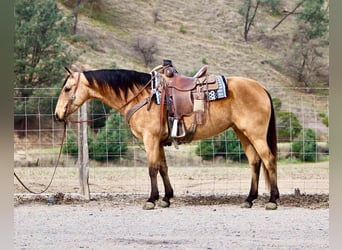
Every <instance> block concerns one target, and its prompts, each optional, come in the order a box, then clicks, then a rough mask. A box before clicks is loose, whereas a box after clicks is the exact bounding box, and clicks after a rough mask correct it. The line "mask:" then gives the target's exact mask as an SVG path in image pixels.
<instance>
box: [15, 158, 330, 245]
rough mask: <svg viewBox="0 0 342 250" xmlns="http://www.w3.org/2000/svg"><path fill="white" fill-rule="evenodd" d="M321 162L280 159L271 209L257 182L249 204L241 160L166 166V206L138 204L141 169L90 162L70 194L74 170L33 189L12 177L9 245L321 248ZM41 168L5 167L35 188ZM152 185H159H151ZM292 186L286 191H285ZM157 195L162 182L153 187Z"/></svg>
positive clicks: (324, 239) (144, 190)
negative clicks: (83, 183) (84, 182)
mask: <svg viewBox="0 0 342 250" xmlns="http://www.w3.org/2000/svg"><path fill="white" fill-rule="evenodd" d="M328 165H329V164H328V163H319V164H297V165H280V167H279V189H280V192H281V199H280V201H279V206H278V209H277V210H275V211H268V210H265V209H264V204H265V202H266V201H267V199H268V195H267V194H266V190H265V187H264V186H263V185H264V184H263V179H262V178H261V179H260V180H261V181H260V197H259V198H258V200H257V201H256V202H255V203H254V205H253V207H252V208H251V209H243V208H240V206H239V205H240V204H241V203H242V202H243V200H244V199H245V197H246V195H247V192H248V190H249V182H250V172H249V169H248V168H247V167H237V168H234V167H225V168H221V167H214V168H203V167H183V168H170V178H171V182H172V183H173V186H174V189H175V198H174V199H172V200H171V202H172V204H171V207H170V208H167V209H162V208H160V207H158V206H157V207H156V208H155V209H154V210H152V211H145V210H143V209H142V206H143V204H144V202H145V200H146V199H147V197H148V193H149V178H148V173H147V169H146V168H125V167H123V168H91V169H90V171H89V182H90V191H91V200H90V201H86V200H84V198H83V197H82V196H80V195H78V194H77V191H78V188H79V184H78V179H77V178H78V172H77V168H59V169H57V172H56V176H55V179H54V180H53V183H52V185H51V188H50V189H49V190H48V193H45V194H42V195H33V194H29V193H28V192H26V191H25V190H24V189H23V188H22V187H21V186H20V184H19V183H18V182H17V181H16V180H14V186H15V194H14V229H15V232H14V247H15V249H80V248H85V249H329V168H328ZM52 170H53V169H51V168H15V171H16V173H17V174H18V175H19V176H20V177H21V178H22V180H23V181H24V182H25V183H26V184H27V185H28V186H29V187H30V188H32V189H34V190H35V191H38V190H42V189H43V188H44V185H45V184H46V183H48V182H49V178H50V177H51V173H52ZM159 184H160V185H161V183H159ZM295 189H296V190H297V191H296V192H294V190H295ZM160 192H161V195H163V189H162V185H161V186H160Z"/></svg>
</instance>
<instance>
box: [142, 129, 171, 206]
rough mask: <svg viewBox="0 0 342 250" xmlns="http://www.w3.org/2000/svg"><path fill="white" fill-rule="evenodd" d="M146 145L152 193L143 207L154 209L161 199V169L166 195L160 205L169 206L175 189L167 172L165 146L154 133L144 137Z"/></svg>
mask: <svg viewBox="0 0 342 250" xmlns="http://www.w3.org/2000/svg"><path fill="white" fill-rule="evenodd" d="M144 145H145V150H146V157H147V161H148V167H149V171H148V172H149V176H150V180H151V193H150V197H149V198H148V200H147V202H146V203H145V204H144V206H143V208H144V209H153V208H154V207H155V205H156V201H157V200H158V199H159V190H158V182H157V177H158V171H160V174H161V176H162V179H163V182H164V187H165V197H164V198H163V201H162V202H161V204H160V205H161V206H162V207H168V206H170V198H172V197H173V189H172V187H171V184H170V181H169V176H168V173H167V165H166V159H165V152H164V148H163V147H162V146H161V145H160V142H159V140H158V137H154V136H152V135H149V136H147V137H145V138H144Z"/></svg>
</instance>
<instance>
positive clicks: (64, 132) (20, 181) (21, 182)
mask: <svg viewBox="0 0 342 250" xmlns="http://www.w3.org/2000/svg"><path fill="white" fill-rule="evenodd" d="M66 125H67V123H66V122H65V123H64V128H63V136H62V143H61V147H60V149H59V154H58V158H57V162H56V165H55V168H54V171H53V174H52V177H51V179H50V182H49V184H48V185H47V186H46V187H45V188H44V189H43V190H42V191H40V192H34V191H32V190H31V189H29V188H28V187H27V186H26V185H25V184H24V183H23V181H22V180H21V179H20V178H19V177H18V175H17V174H16V173H15V172H14V176H15V178H16V179H17V180H18V181H19V183H20V184H21V185H22V186H23V187H24V188H25V189H26V190H27V191H28V192H30V193H32V194H42V193H45V192H46V191H47V190H48V189H49V187H50V186H51V184H52V180H53V178H54V177H55V174H56V170H57V166H58V163H59V160H60V158H61V155H62V149H63V144H64V139H65V135H66Z"/></svg>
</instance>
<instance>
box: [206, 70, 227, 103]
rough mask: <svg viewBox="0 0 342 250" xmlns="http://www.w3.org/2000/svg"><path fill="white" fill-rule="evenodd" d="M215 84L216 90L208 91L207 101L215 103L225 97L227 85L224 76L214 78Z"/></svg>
mask: <svg viewBox="0 0 342 250" xmlns="http://www.w3.org/2000/svg"><path fill="white" fill-rule="evenodd" d="M216 82H217V83H218V89H215V90H209V91H208V100H209V101H215V100H217V99H222V98H226V97H227V93H228V91H227V88H228V85H227V83H226V79H225V78H224V76H216Z"/></svg>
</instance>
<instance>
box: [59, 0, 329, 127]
mask: <svg viewBox="0 0 342 250" xmlns="http://www.w3.org/2000/svg"><path fill="white" fill-rule="evenodd" d="M60 2H63V3H67V2H68V1H60ZM97 2H98V3H97V4H95V5H93V6H90V5H89V6H87V8H83V9H82V11H81V13H80V15H79V21H78V26H77V28H78V30H77V34H78V35H77V36H78V38H77V39H76V40H75V41H74V42H73V43H71V44H70V46H71V48H73V50H74V51H75V52H77V53H79V58H78V61H77V62H76V63H75V64H76V65H77V67H78V68H81V69H98V68H111V67H113V66H115V67H117V68H128V69H135V70H139V71H146V72H147V71H150V70H151V69H152V68H153V66H156V65H158V64H160V63H161V62H162V60H163V59H164V58H168V59H172V60H173V63H174V65H175V66H176V68H177V69H178V71H180V72H181V73H187V72H194V71H196V70H197V69H199V68H200V67H201V66H202V65H203V64H208V65H209V73H212V74H224V75H226V76H229V75H231V76H232V75H234V76H245V77H250V78H254V79H256V80H258V81H259V82H261V83H262V84H264V85H265V86H266V87H267V88H268V89H269V90H270V92H271V94H272V96H273V97H278V98H280V99H281V100H282V101H283V106H284V107H283V108H285V109H286V108H288V107H287V105H289V104H288V103H287V101H286V98H287V97H288V96H293V95H297V94H298V90H294V89H293V88H292V87H293V86H294V85H293V82H292V81H291V79H290V78H288V77H287V76H285V75H283V74H282V73H280V72H278V71H277V70H275V69H274V68H273V67H272V66H271V65H270V63H265V62H272V61H277V60H279V59H280V58H281V57H283V55H284V53H285V52H286V49H287V48H288V47H289V44H290V42H291V39H292V32H293V30H294V29H293V27H294V25H295V22H294V17H289V18H288V19H287V20H286V21H285V22H284V23H283V24H282V25H280V26H279V27H278V28H277V29H276V30H274V31H272V30H271V29H272V27H273V26H274V25H275V24H276V23H277V22H278V21H279V20H280V18H281V17H279V16H278V17H274V16H271V15H270V14H269V13H265V12H263V11H262V10H261V9H260V10H259V11H258V15H257V20H256V22H255V25H254V26H253V27H252V29H251V31H250V33H249V42H245V41H244V39H243V17H242V16H241V15H240V14H239V13H238V10H239V8H240V5H241V1H240V0H233V1H225V0H215V1H209V0H199V1H197V0H190V1H181V0H174V1H172V2H163V1H158V0H156V1H155V0H149V1H129V0H101V1H97ZM282 3H283V6H282V10H283V11H286V10H287V11H288V10H291V9H292V8H293V5H294V3H293V1H282ZM284 3H286V4H284ZM60 7H61V8H62V9H63V10H64V11H65V13H66V15H71V11H72V10H71V9H70V8H68V7H67V4H66V5H65V4H60ZM153 13H157V16H158V19H159V20H158V21H157V22H154V18H153ZM138 37H139V38H140V39H141V40H143V41H146V42H155V44H156V47H157V49H158V52H157V53H156V61H155V64H153V65H150V66H149V67H147V68H145V67H144V62H143V60H142V59H141V57H139V55H137V52H136V51H134V49H133V46H134V43H135V42H136V39H137V38H138ZM324 53H325V55H324V57H323V58H324V59H323V60H325V61H326V63H327V64H328V63H329V61H328V49H326V51H325V52H324ZM289 87H291V88H289ZM284 88H286V91H285V90H284ZM300 95H305V93H300ZM309 99H310V98H309ZM301 101H302V102H304V105H305V103H306V102H307V101H306V98H301ZM290 102H292V101H291V100H290ZM317 102H320V99H318V100H317ZM324 102H326V99H325V100H324ZM298 105H303V103H301V104H298ZM308 105H310V104H308ZM321 106H322V108H320V107H321ZM317 107H318V109H320V110H317V112H319V113H320V112H324V113H327V109H326V104H324V103H322V104H319V105H317ZM294 112H296V110H294ZM310 119H312V120H313V119H315V117H312V118H310ZM315 126H317V125H315ZM318 127H319V128H320V129H323V130H326V128H324V125H322V124H320V125H318Z"/></svg>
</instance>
